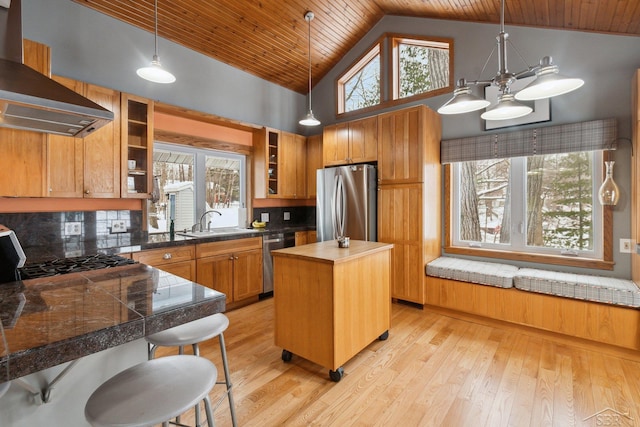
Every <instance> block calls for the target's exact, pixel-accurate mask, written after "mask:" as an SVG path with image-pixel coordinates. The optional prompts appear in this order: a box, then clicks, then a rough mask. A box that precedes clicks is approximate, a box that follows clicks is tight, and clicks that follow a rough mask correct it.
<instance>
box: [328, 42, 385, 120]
mask: <svg viewBox="0 0 640 427" xmlns="http://www.w3.org/2000/svg"><path fill="white" fill-rule="evenodd" d="M382 52H383V49H382V41H380V40H379V41H377V42H376V43H374V44H373V45H372V46H371V47H369V48H368V49H367V50H366V51H365V53H364V54H363V55H361V56H360V57H359V58H358V59H357V60H356V61H355V62H354V63H353V64H352V65H351V66H350V67H349V68H347V70H346V71H345V72H344V73H342V74H341V75H340V76H338V78H337V79H336V95H337V96H336V99H337V103H336V108H337V110H336V111H337V114H338V115H341V114H350V113H355V112H362V111H370V110H372V109H377V108H379V106H380V104H381V103H382V102H383V99H384V97H383V95H384V93H383V86H384V85H383V81H384V79H383V76H382V70H383V55H382ZM376 56H379V57H380V69H379V70H378V72H379V73H380V88H379V89H380V102H379V103H378V104H376V105H371V106H369V107H364V108H359V109H357V110H351V111H346V105H345V102H346V97H345V93H344V92H345V91H344V88H345V85H346V83H347V82H348V81H350V80H351V79H352V78H353V77H354V76H355V75H356V74H358V73H359V72H360V71H362V69H363V68H365V67H366V66H367V65H369V63H370V62H371V61H372V60H373V59H374V58H375V57H376Z"/></svg>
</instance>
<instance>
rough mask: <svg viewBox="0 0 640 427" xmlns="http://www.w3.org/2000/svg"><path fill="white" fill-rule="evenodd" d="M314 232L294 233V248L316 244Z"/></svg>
mask: <svg viewBox="0 0 640 427" xmlns="http://www.w3.org/2000/svg"><path fill="white" fill-rule="evenodd" d="M316 236H317V235H316V232H315V231H313V230H309V231H296V246H300V245H306V244H307V243H315V242H316Z"/></svg>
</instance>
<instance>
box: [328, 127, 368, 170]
mask: <svg viewBox="0 0 640 427" xmlns="http://www.w3.org/2000/svg"><path fill="white" fill-rule="evenodd" d="M322 152H323V158H324V166H336V165H346V164H350V163H368V162H375V161H376V160H377V159H378V117H377V116H373V117H367V118H365V119H360V120H353V121H350V122H346V123H340V124H336V125H330V126H325V128H324V130H323V136H322Z"/></svg>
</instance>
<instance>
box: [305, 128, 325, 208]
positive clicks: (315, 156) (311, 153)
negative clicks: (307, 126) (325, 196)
mask: <svg viewBox="0 0 640 427" xmlns="http://www.w3.org/2000/svg"><path fill="white" fill-rule="evenodd" d="M322 167H323V158H322V134H319V135H313V136H310V137H308V138H307V199H315V198H316V195H317V194H316V175H317V173H316V172H317V170H318V169H322Z"/></svg>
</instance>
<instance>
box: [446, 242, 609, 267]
mask: <svg viewBox="0 0 640 427" xmlns="http://www.w3.org/2000/svg"><path fill="white" fill-rule="evenodd" d="M444 250H445V254H447V255H448V254H452V255H453V254H455V255H469V256H478V257H485V258H498V259H508V260H512V261H524V262H535V263H539V264H552V265H564V266H567V267H578V268H593V269H598V270H613V266H614V264H615V263H614V262H613V261H605V260H602V259H594V258H580V257H567V256H558V255H538V254H529V253H525V252H512V251H499V250H493V249H480V248H466V247H460V246H445V248H444Z"/></svg>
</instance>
